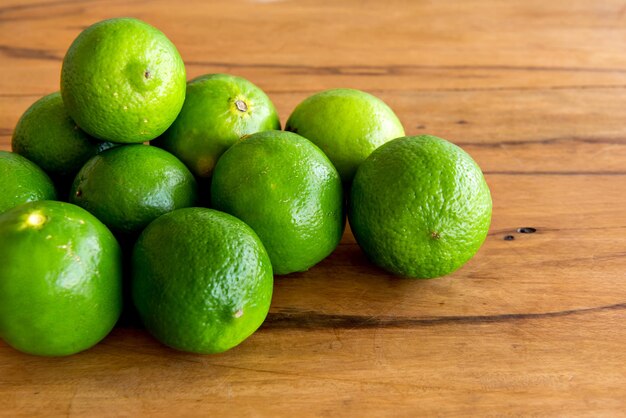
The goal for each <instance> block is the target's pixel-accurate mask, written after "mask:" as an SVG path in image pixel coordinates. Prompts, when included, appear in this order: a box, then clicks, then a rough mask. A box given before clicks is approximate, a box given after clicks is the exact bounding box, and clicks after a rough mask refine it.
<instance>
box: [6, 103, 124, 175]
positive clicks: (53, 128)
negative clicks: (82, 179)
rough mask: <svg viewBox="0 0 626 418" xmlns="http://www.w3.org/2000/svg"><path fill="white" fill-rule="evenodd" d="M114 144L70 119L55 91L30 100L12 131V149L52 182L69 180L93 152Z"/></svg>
mask: <svg viewBox="0 0 626 418" xmlns="http://www.w3.org/2000/svg"><path fill="white" fill-rule="evenodd" d="M113 146H115V145H114V144H112V143H110V142H101V141H98V140H96V139H94V138H92V137H90V136H89V135H88V134H87V133H86V132H85V131H83V130H82V129H80V128H79V127H78V125H76V123H74V121H73V120H72V118H70V116H69V115H68V113H67V110H65V106H64V105H63V99H62V98H61V94H60V93H59V92H56V93H52V94H49V95H47V96H44V97H42V98H41V99H39V100H37V101H36V102H35V103H33V104H32V105H31V106H30V107H29V108H28V110H26V112H25V113H24V114H23V115H22V117H21V118H20V120H19V121H18V123H17V126H16V127H15V130H14V131H13V140H12V147H13V152H15V153H17V154H20V155H22V156H24V157H26V158H28V159H29V160H31V161H32V162H34V163H35V164H37V165H38V166H39V167H41V168H42V169H43V170H44V171H45V172H46V173H47V174H48V175H49V176H50V177H51V178H52V179H53V180H55V182H57V184H58V182H59V181H63V180H67V179H70V181H71V179H73V178H74V176H75V175H76V173H78V170H80V168H81V167H82V166H83V164H85V163H86V162H87V160H89V159H90V158H91V157H93V156H94V155H96V154H98V153H99V152H101V151H104V150H106V149H109V148H112V147H113Z"/></svg>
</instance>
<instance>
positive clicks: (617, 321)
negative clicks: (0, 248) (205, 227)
mask: <svg viewBox="0 0 626 418" xmlns="http://www.w3.org/2000/svg"><path fill="white" fill-rule="evenodd" d="M122 15H129V16H136V17H139V18H141V19H144V20H146V21H148V22H150V23H152V24H153V25H156V26H157V27H159V28H160V29H162V30H163V31H164V32H165V33H166V34H167V35H168V36H169V37H170V38H171V39H172V40H173V41H174V43H175V44H176V45H177V46H178V48H179V49H180V51H181V54H182V55H183V58H184V59H185V61H186V63H187V70H188V76H189V78H191V77H195V76H197V75H200V74H203V73H207V72H217V71H219V72H229V73H234V74H238V75H241V76H244V77H247V78H249V79H251V80H252V81H253V82H255V83H256V84H258V85H259V86H261V87H262V88H263V89H265V90H266V91H267V92H268V94H269V95H270V96H271V98H272V99H273V101H274V103H275V104H276V106H277V108H278V110H279V113H280V115H281V118H282V120H283V121H284V120H286V118H287V117H288V115H289V112H290V111H291V110H292V109H293V107H294V106H295V105H296V104H297V103H298V102H299V101H301V100H302V99H304V98H305V97H307V96H308V95H310V94H312V93H313V92H315V91H318V90H321V89H324V88H330V87H340V86H345V87H354V88H360V89H364V90H367V91H370V92H372V93H374V94H376V95H378V96H380V97H381V98H383V99H384V100H385V101H386V102H387V103H388V104H390V105H391V106H392V107H393V108H394V110H396V111H397V113H398V115H399V117H400V119H401V120H402V122H403V123H404V125H405V127H406V130H407V132H408V133H409V134H419V133H432V134H436V135H439V136H442V137H445V138H448V139H450V140H452V141H454V142H455V143H457V144H459V145H461V146H462V147H463V148H464V149H466V150H467V151H468V152H470V154H471V155H472V156H473V157H474V158H475V159H476V160H477V161H478V162H479V164H480V165H481V167H482V168H483V170H484V171H485V173H486V177H487V181H488V183H489V185H490V187H491V190H492V195H493V199H494V215H493V222H492V228H491V232H490V234H489V237H488V239H487V241H486V243H485V245H484V247H483V248H482V249H481V251H480V252H479V254H478V255H477V256H476V257H475V258H474V259H473V260H472V261H471V262H470V263H468V264H467V265H466V266H465V267H464V268H463V269H461V270H460V271H458V272H456V273H454V274H452V275H450V276H448V277H444V278H441V279H437V280H430V281H411V280H405V279H400V278H396V277H392V276H390V275H388V274H386V273H385V272H383V271H381V270H380V269H377V268H376V267H374V266H372V265H371V264H370V263H368V261H367V260H366V259H365V258H364V256H363V254H362V252H361V251H360V250H359V248H358V246H357V245H356V243H355V241H354V238H353V237H352V235H351V233H350V231H349V230H348V231H346V234H345V236H344V239H343V240H342V243H341V245H340V246H339V248H338V249H337V250H336V251H335V253H333V254H332V255H331V256H330V257H328V258H327V259H326V260H324V261H323V262H322V263H320V264H319V265H318V266H316V267H315V268H313V269H311V270H310V271H308V272H306V273H301V274H293V275H290V276H287V277H281V278H278V279H277V282H276V288H275V295H274V299H273V304H272V309H271V313H270V315H269V317H268V319H267V321H266V323H265V324H264V325H263V327H262V328H261V330H260V331H259V332H257V333H256V334H255V335H253V336H252V337H251V338H250V339H249V340H247V341H246V342H245V343H243V344H242V345H240V346H239V347H237V348H235V349H233V350H232V351H230V352H227V353H224V354H220V355H215V356H197V355H190V354H184V353H179V352H176V351H173V350H170V349H168V348H165V347H163V346H161V345H160V344H158V343H157V342H155V341H154V340H153V339H152V338H150V337H149V336H148V335H147V334H146V333H145V332H144V331H143V330H141V329H136V328H129V327H122V328H118V329H116V330H114V331H113V333H112V334H111V335H110V336H109V337H108V338H107V339H105V340H104V341H103V342H102V343H100V344H99V345H97V346H96V347H94V348H93V349H91V350H88V351H87V352H84V353H81V354H78V355H76V356H72V357H69V358H54V359H47V358H37V357H32V356H27V355H24V354H21V353H18V352H16V351H15V350H13V349H11V348H9V347H8V346H6V344H4V343H2V342H0V406H1V408H0V415H2V416H10V417H17V416H24V417H27V416H34V415H51V416H93V415H102V416H140V415H144V416H163V417H166V416H167V417H169V416H185V415H203V416H206V415H215V416H222V415H223V416H359V417H361V416H421V415H428V416H491V417H513V416H515V417H517V416H568V417H571V416H593V417H596V416H624V411H626V354H624V345H625V344H626V328H625V327H624V320H625V319H626V273H625V272H626V210H625V208H626V124H625V123H624V121H626V53H625V50H624V40H625V39H626V4H625V3H624V2H622V1H613V0H605V1H602V2H589V1H582V0H574V1H565V0H558V1H557V0H554V1H545V0H544V1H539V0H530V1H510V2H500V1H497V0H477V1H472V2H461V1H441V2H426V1H400V0H388V1H385V2H375V1H343V2H332V1H313V0H310V1H309V0H307V1H298V2H294V1H267V0H266V1H226V0H224V1H212V2H205V1H201V0H194V1H188V2H182V3H180V4H177V5H176V7H172V6H171V4H170V3H169V2H167V1H157V2H151V1H136V2H127V1H122V0H113V1H104V0H82V1H81V0H29V1H19V2H18V1H15V0H9V1H4V2H2V3H1V4H0V148H1V149H9V148H10V138H11V134H12V130H13V127H14V126H15V123H16V122H17V120H18V118H19V116H20V115H21V113H22V112H23V111H24V110H25V109H26V108H27V107H28V106H29V105H30V104H31V103H32V102H33V101H35V100H36V99H37V98H38V97H40V96H41V95H43V94H46V93H49V92H52V91H54V90H57V89H58V77H59V71H60V65H61V59H62V57H63V54H64V51H65V49H66V48H67V47H68V46H69V44H70V43H71V41H72V39H73V38H74V37H75V36H76V35H77V34H78V33H79V32H80V30H81V29H82V28H84V27H86V26H88V25H89V24H91V23H93V22H95V21H97V20H100V19H103V18H107V17H112V16H122ZM521 227H534V228H536V229H537V231H536V232H535V233H533V234H527V233H521V232H518V228H521ZM505 236H512V237H513V239H512V240H505V239H504V238H505Z"/></svg>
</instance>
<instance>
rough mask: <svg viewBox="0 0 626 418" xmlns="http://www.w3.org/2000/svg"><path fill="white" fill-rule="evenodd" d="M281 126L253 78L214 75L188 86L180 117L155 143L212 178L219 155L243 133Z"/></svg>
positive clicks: (194, 169)
mask: <svg viewBox="0 0 626 418" xmlns="http://www.w3.org/2000/svg"><path fill="white" fill-rule="evenodd" d="M276 129H280V120H279V119H278V114H277V112H276V108H275V107H274V104H273V103H272V101H271V100H270V99H269V97H267V95H266V94H265V93H264V92H263V91H262V90H261V89H260V88H259V87H257V86H256V85H254V84H252V83H251V82H250V81H248V80H246V79H244V78H241V77H236V76H233V75H228V74H209V75H203V76H200V77H197V78H195V79H193V80H191V81H190V82H189V83H188V84H187V93H186V98H185V104H184V105H183V108H182V110H181V112H180V114H179V115H178V118H176V120H175V121H174V123H173V124H172V125H171V126H170V127H169V129H168V130H167V131H165V133H164V134H163V135H162V136H160V137H159V138H157V139H155V140H154V141H153V142H152V145H155V146H158V147H161V148H163V149H166V150H168V151H169V152H171V153H172V154H174V155H175V156H177V157H178V158H179V159H180V160H181V161H182V162H184V163H185V164H186V165H187V167H189V169H190V170H191V172H192V173H194V175H196V176H197V177H203V178H208V177H210V176H211V174H212V173H213V169H214V167H215V164H216V163H217V160H218V159H219V157H220V156H221V155H222V154H223V153H224V152H225V151H226V150H227V149H228V148H230V146H231V145H233V144H234V143H235V142H237V141H238V140H239V139H240V138H241V137H242V136H244V135H249V134H253V133H255V132H261V131H268V130H276Z"/></svg>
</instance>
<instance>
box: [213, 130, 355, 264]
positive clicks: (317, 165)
mask: <svg viewBox="0 0 626 418" xmlns="http://www.w3.org/2000/svg"><path fill="white" fill-rule="evenodd" d="M211 204H212V205H213V207H214V208H216V209H218V210H222V211H224V212H227V213H230V214H231V215H234V216H236V217H238V218H239V219H241V220H243V221H244V222H246V223H247V224H248V225H250V226H251V227H252V229H254V231H255V232H256V233H257V234H258V235H259V237H260V238H261V241H262V242H263V245H264V246H265V248H266V249H267V252H268V254H269V256H270V259H271V260H272V265H273V267H274V273H276V274H281V275H282V274H288V273H292V272H298V271H305V270H308V269H309V268H311V267H312V266H314V265H315V264H317V263H318V262H320V261H321V260H323V259H324V258H326V257H327V256H328V255H329V254H330V253H332V252H333V250H334V249H335V248H336V247H337V245H338V244H339V241H340V240H341V236H342V234H343V230H344V226H345V212H344V205H343V189H342V183H341V179H340V177H339V173H337V170H336V169H335V167H333V165H332V163H331V162H330V161H329V160H328V158H327V157H326V156H325V155H324V153H323V152H322V151H321V150H320V149H319V148H318V147H316V146H315V145H314V144H313V143H311V142H310V141H308V140H307V139H305V138H303V137H301V136H299V135H296V134H294V133H291V132H282V131H267V132H259V133H256V134H253V135H250V136H249V137H247V138H245V139H244V140H242V141H240V142H238V143H237V144H235V145H233V146H232V147H231V148H230V149H229V150H228V151H226V152H225V153H224V155H222V158H220V160H219V161H218V163H217V166H216V167H215V172H214V173H213V180H212V183H211Z"/></svg>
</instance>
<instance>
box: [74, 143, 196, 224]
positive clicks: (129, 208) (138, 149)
mask: <svg viewBox="0 0 626 418" xmlns="http://www.w3.org/2000/svg"><path fill="white" fill-rule="evenodd" d="M196 196H197V190H196V181H195V179H194V177H193V175H192V174H191V172H189V170H188V169H187V167H185V165H184V164H183V163H181V162H180V161H179V160H178V159H177V158H176V157H174V156H173V155H172V154H170V153H169V152H167V151H164V150H162V149H160V148H156V147H151V146H148V145H125V146H122V147H116V148H112V149H110V150H107V151H104V152H103V153H101V154H99V155H97V156H95V157H93V158H92V159H91V160H89V161H88V162H87V164H85V166H84V167H83V168H82V169H81V170H80V171H79V173H78V175H77V176H76V178H75V179H74V183H73V184H72V190H71V192H70V202H71V203H74V204H76V205H78V206H81V207H83V208H85V209H87V210H88V211H89V212H91V213H92V214H94V215H95V216H96V217H97V218H98V219H100V220H101V221H102V222H103V223H104V224H105V225H107V226H108V227H109V228H111V230H113V232H121V233H135V232H139V231H141V229H143V228H144V227H145V226H146V225H148V224H149V223H150V222H152V221H153V220H154V219H156V218H158V217H159V216H161V215H162V214H164V213H167V212H171V211H173V210H174V209H179V208H184V207H189V206H193V205H194V203H195V201H196Z"/></svg>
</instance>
